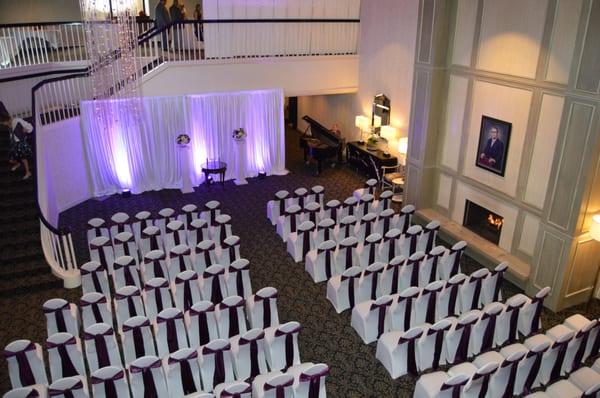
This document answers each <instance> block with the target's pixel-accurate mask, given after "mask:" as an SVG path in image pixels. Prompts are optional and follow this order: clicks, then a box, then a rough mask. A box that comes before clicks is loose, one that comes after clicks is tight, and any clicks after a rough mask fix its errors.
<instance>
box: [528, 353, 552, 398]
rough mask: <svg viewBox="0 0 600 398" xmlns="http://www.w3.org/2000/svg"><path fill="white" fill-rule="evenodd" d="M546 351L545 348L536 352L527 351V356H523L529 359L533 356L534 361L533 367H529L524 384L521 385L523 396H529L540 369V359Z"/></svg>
mask: <svg viewBox="0 0 600 398" xmlns="http://www.w3.org/2000/svg"><path fill="white" fill-rule="evenodd" d="M546 351H548V348H545V349H543V350H540V351H538V352H535V351H529V352H528V353H527V355H525V358H530V357H532V356H534V355H535V359H534V360H533V365H531V368H530V369H529V374H528V375H527V378H526V379H525V384H524V385H523V395H525V394H529V393H530V392H531V387H532V386H533V382H534V381H535V379H536V378H537V375H538V373H539V372H540V368H541V367H542V359H543V357H544V353H545V352H546Z"/></svg>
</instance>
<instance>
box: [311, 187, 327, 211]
mask: <svg viewBox="0 0 600 398" xmlns="http://www.w3.org/2000/svg"><path fill="white" fill-rule="evenodd" d="M324 199H325V188H324V187H323V186H322V185H315V186H313V187H312V188H311V189H310V193H309V194H308V197H307V200H308V202H309V203H310V202H317V203H318V204H319V206H323V201H324Z"/></svg>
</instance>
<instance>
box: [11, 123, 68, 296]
mask: <svg viewBox="0 0 600 398" xmlns="http://www.w3.org/2000/svg"><path fill="white" fill-rule="evenodd" d="M8 152H9V140H8V134H7V132H6V131H5V130H2V131H1V132H0V159H2V160H1V162H0V298H8V297H14V296H17V295H20V294H23V293H27V292H34V291H41V290H47V289H55V288H61V287H62V285H63V283H62V280H60V279H59V278H57V277H55V276H54V275H52V272H51V270H50V267H48V264H47V263H46V260H45V259H44V254H43V252H42V247H41V245H40V222H39V219H38V217H37V207H36V203H35V186H34V184H35V182H34V179H33V178H30V179H29V180H27V181H22V180H21V178H22V177H23V174H24V171H23V168H22V167H21V168H20V169H19V170H17V171H15V172H12V171H10V168H9V166H8V163H7V162H6V160H7V159H8ZM32 169H33V170H35V168H33V167H32Z"/></svg>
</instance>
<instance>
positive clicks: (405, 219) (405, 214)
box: [396, 205, 415, 233]
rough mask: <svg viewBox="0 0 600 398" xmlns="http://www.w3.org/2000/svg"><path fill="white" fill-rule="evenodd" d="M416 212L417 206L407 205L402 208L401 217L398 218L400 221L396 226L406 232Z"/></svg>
mask: <svg viewBox="0 0 600 398" xmlns="http://www.w3.org/2000/svg"><path fill="white" fill-rule="evenodd" d="M414 214H415V206H413V205H406V206H404V207H403V208H402V209H401V210H400V217H399V218H398V223H397V225H396V228H398V229H399V230H400V231H401V232H402V233H405V232H406V231H407V230H408V228H409V227H410V226H411V225H412V218H413V215H414Z"/></svg>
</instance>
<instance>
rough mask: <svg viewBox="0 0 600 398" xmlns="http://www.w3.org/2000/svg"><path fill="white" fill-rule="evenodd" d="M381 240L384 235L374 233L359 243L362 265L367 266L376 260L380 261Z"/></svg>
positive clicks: (359, 255)
mask: <svg viewBox="0 0 600 398" xmlns="http://www.w3.org/2000/svg"><path fill="white" fill-rule="evenodd" d="M381 240H382V236H381V235H380V234H378V233H372V234H370V235H368V236H367V237H366V238H365V239H364V242H362V244H360V243H359V247H358V249H357V252H358V257H359V264H360V266H361V267H364V268H366V267H368V266H369V265H371V264H373V263H374V262H377V261H379V245H380V243H381Z"/></svg>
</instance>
